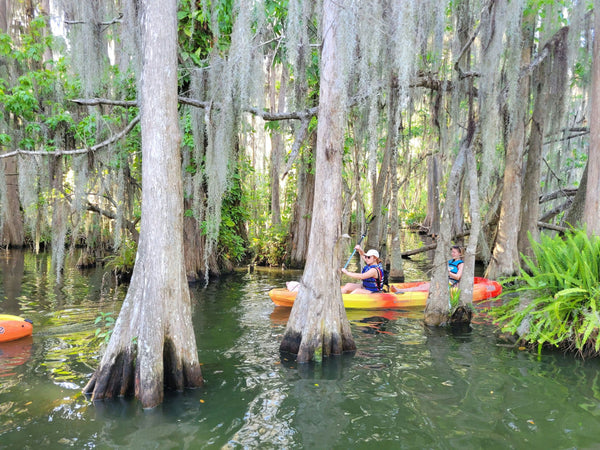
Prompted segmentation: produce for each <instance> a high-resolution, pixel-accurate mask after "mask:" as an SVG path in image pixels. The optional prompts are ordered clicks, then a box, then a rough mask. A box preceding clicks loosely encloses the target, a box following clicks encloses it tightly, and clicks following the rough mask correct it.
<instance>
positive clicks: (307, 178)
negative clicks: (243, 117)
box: [287, 133, 316, 268]
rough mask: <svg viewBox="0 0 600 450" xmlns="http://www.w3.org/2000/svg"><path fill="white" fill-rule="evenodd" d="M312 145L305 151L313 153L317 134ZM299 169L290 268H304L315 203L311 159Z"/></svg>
mask: <svg viewBox="0 0 600 450" xmlns="http://www.w3.org/2000/svg"><path fill="white" fill-rule="evenodd" d="M310 142H311V144H310V145H309V146H308V148H305V150H304V151H306V152H311V151H312V149H314V148H315V147H316V134H315V133H313V135H312V136H311V138H310ZM306 160H307V161H306V162H304V161H303V162H302V163H301V164H299V167H298V169H297V170H298V181H297V188H296V192H297V194H298V195H297V200H296V202H295V203H294V213H293V217H292V222H291V223H290V234H289V236H288V244H287V247H288V255H290V256H289V266H290V267H292V268H302V267H304V263H305V262H306V255H307V253H308V241H309V237H310V230H311V221H312V215H313V201H314V197H315V176H314V174H313V173H312V166H311V163H310V158H306Z"/></svg>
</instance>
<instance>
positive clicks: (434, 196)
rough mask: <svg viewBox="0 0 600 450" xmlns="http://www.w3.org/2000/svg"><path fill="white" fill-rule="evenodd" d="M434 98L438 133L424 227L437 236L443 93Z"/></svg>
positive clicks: (433, 113)
mask: <svg viewBox="0 0 600 450" xmlns="http://www.w3.org/2000/svg"><path fill="white" fill-rule="evenodd" d="M432 95H434V96H435V97H434V100H433V101H431V102H430V105H431V125H432V129H433V130H434V131H435V133H436V134H437V139H433V141H435V143H433V142H432V143H431V144H430V145H431V148H432V151H433V154H432V155H431V156H429V157H428V158H427V215H426V216H425V220H424V221H423V227H425V228H426V229H427V230H428V233H429V234H430V235H431V236H437V235H438V234H439V233H440V161H439V156H438V151H439V141H440V140H439V137H440V135H441V132H440V121H439V112H440V108H441V99H442V95H441V93H440V92H439V91H436V92H435V93H434V94H432Z"/></svg>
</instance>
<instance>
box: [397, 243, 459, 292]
mask: <svg viewBox="0 0 600 450" xmlns="http://www.w3.org/2000/svg"><path fill="white" fill-rule="evenodd" d="M450 256H451V257H452V259H449V260H448V284H449V285H450V287H457V286H458V282H459V281H460V278H461V277H462V273H463V267H464V265H465V262H464V261H463V260H462V249H461V248H460V246H458V245H453V246H452V247H450ZM390 290H391V291H392V292H394V293H398V294H401V293H403V292H412V291H429V282H427V283H421V284H419V285H418V286H415V287H412V288H406V289H396V288H395V287H394V286H390Z"/></svg>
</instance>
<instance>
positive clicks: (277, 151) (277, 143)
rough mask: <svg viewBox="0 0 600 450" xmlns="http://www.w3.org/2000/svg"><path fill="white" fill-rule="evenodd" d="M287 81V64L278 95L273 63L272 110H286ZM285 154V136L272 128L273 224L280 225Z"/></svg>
mask: <svg viewBox="0 0 600 450" xmlns="http://www.w3.org/2000/svg"><path fill="white" fill-rule="evenodd" d="M286 81H287V70H286V68H285V65H283V67H282V69H281V79H280V83H279V96H278V95H277V89H276V83H275V65H274V64H272V65H271V67H270V69H269V101H270V103H271V112H272V113H278V112H283V111H284V110H285V91H286V89H285V86H286ZM283 154H284V145H283V136H282V134H281V132H280V131H279V130H271V167H270V179H271V224H272V225H279V224H280V223H281V206H280V200H279V196H280V183H279V174H280V172H281V162H282V159H283Z"/></svg>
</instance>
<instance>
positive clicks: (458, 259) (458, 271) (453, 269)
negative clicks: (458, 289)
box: [448, 245, 465, 287]
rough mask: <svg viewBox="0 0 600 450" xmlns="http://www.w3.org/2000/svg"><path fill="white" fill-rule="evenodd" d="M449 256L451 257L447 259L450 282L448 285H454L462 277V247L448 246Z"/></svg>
mask: <svg viewBox="0 0 600 450" xmlns="http://www.w3.org/2000/svg"><path fill="white" fill-rule="evenodd" d="M450 256H452V259H449V260H448V283H450V287H454V286H456V285H457V284H458V282H459V281H460V277H462V272H463V267H464V265H465V262H464V261H463V260H462V249H461V248H460V247H459V246H458V245H453V246H452V247H451V248H450Z"/></svg>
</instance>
